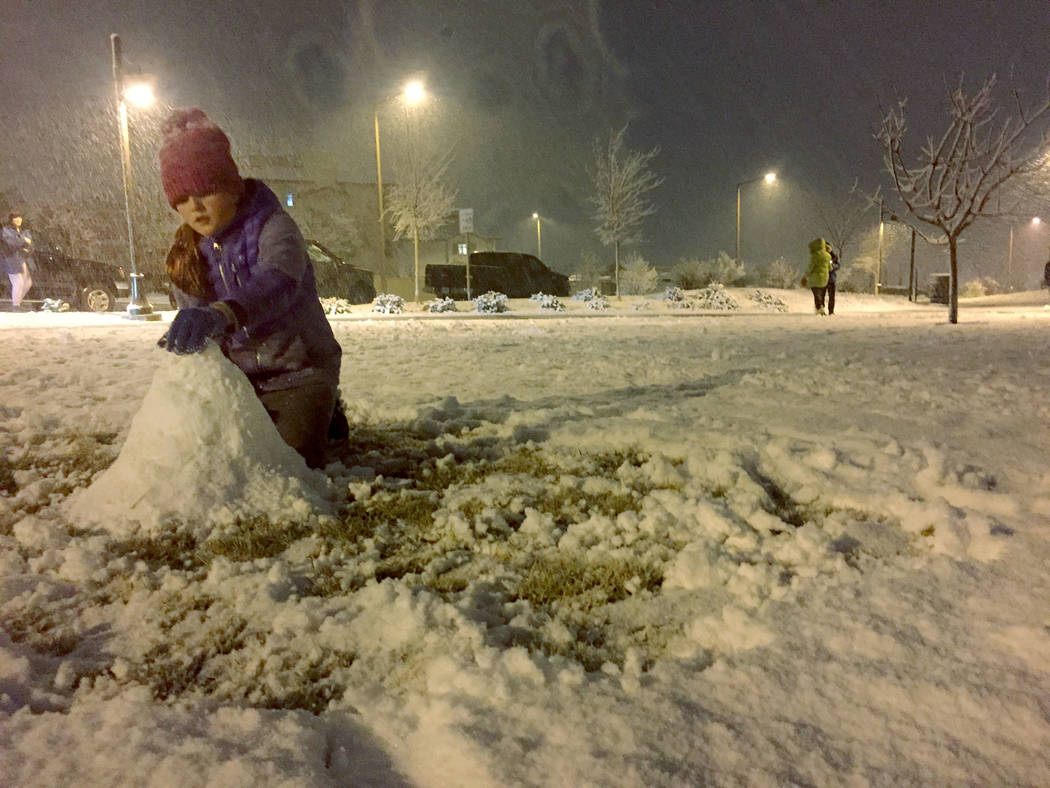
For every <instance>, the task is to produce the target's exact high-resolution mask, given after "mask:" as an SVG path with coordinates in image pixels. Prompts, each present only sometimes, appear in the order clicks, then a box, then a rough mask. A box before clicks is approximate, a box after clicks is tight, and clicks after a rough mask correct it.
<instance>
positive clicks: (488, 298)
mask: <svg viewBox="0 0 1050 788" xmlns="http://www.w3.org/2000/svg"><path fill="white" fill-rule="evenodd" d="M474 305H475V306H476V307H477V310H478V311H479V312H485V313H487V314H496V313H498V312H506V311H508V309H507V297H506V296H505V295H503V293H497V292H496V291H495V290H489V291H488V292H487V293H483V294H481V295H479V296H478V297H477V298H475V299H474Z"/></svg>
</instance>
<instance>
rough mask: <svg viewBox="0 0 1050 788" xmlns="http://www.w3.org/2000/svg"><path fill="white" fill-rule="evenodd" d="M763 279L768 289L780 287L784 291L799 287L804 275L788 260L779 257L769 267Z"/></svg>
mask: <svg viewBox="0 0 1050 788" xmlns="http://www.w3.org/2000/svg"><path fill="white" fill-rule="evenodd" d="M763 279H764V282H763V283H764V284H765V285H766V287H779V288H781V289H783V290H790V289H791V288H794V287H798V283H799V281H800V280H801V279H802V274H801V273H800V272H799V270H798V269H797V268H795V266H793V265H792V264H791V263H789V262H788V261H787V259H786V258H784V257H778V258H777V259H776V260H774V261H773V262H771V263H770V264H769V267H768V268H767V269H766V270H765V272H764V276H763Z"/></svg>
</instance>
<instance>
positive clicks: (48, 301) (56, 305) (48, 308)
mask: <svg viewBox="0 0 1050 788" xmlns="http://www.w3.org/2000/svg"><path fill="white" fill-rule="evenodd" d="M69 310H70V306H69V304H68V303H67V302H65V301H63V300H62V299H61V298H45V299H44V302H43V303H42V304H41V305H40V311H41V312H68V311H69Z"/></svg>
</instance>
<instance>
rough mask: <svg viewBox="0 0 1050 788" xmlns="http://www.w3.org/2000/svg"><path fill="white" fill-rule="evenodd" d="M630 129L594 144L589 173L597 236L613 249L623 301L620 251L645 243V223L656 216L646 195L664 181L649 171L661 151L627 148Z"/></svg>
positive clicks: (617, 283)
mask: <svg viewBox="0 0 1050 788" xmlns="http://www.w3.org/2000/svg"><path fill="white" fill-rule="evenodd" d="M626 133H627V126H626V125H625V126H623V127H622V128H621V129H620V130H619V131H614V132H610V133H609V139H608V140H607V141H605V142H603V141H602V140H601V139H600V138H599V139H596V140H595V141H594V165H593V169H592V170H591V172H590V175H591V180H592V182H593V183H594V190H595V196H594V197H592V198H591V201H592V202H593V203H594V204H595V206H596V208H597V210H596V211H595V214H594V218H595V219H597V220H598V226H597V227H596V228H595V232H596V233H597V234H598V239H599V240H600V241H601V242H602V243H603V244H604V245H605V246H609V245H610V244H611V245H613V247H614V254H615V258H614V259H615V265H614V272H615V280H616V296H617V298H619V297H620V248H621V246H622V245H624V244H630V243H638V242H639V241H640V240H641V239H642V234H641V228H642V220H643V219H644V218H645V217H646V216H651V215H652V214H654V213H656V208H655V207H653V204H652V203H651V202H650V201H649V200H648V198H647V197H646V195H647V194H648V193H649V192H650V191H652V190H653V189H655V188H656V187H657V186H659V185H660V184H661V183H663V180H664V179H663V178H660V177H657V175H656V174H655V173H654V172H653V171H652V170H651V169H649V162H651V161H652V160H653V159H654V158H655V157H656V155H657V154H658V153H659V152H660V149H659V148H658V147H657V148H653V149H652V150H650V151H647V152H645V153H642V152H640V151H632V150H628V149H626V148H624V144H623V138H624V136H625V135H626Z"/></svg>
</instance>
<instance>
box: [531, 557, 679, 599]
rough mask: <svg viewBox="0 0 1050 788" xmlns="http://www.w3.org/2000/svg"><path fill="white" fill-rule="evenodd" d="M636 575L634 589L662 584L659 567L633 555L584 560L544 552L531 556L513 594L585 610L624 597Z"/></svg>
mask: <svg viewBox="0 0 1050 788" xmlns="http://www.w3.org/2000/svg"><path fill="white" fill-rule="evenodd" d="M636 578H637V582H638V590H640V589H643V588H644V589H648V590H650V591H651V590H655V589H657V588H659V587H660V585H661V583H663V574H662V573H661V572H660V570H659V569H657V568H655V567H652V566H650V565H648V564H646V563H643V562H642V561H639V560H635V559H633V558H607V559H603V560H600V561H597V562H592V563H588V562H587V561H586V560H585V559H584V558H583V557H582V556H571V555H558V554H554V555H544V556H539V557H537V558H535V559H534V560H533V561H532V563H531V564H530V565H529V567H528V568H527V569H526V571H525V574H524V576H523V577H522V579H521V581H520V582H519V583H518V587H517V594H518V597H519V598H522V599H528V600H529V601H530V602H532V603H533V604H534V605H541V606H544V607H549V606H553V605H557V604H559V603H571V604H572V605H573V606H574V607H577V608H579V609H583V610H589V609H593V608H595V607H599V606H601V605H605V604H608V603H610V602H619V601H620V600H622V599H626V598H627V596H628V595H629V592H628V590H627V584H628V583H629V582H631V581H632V580H635V579H636Z"/></svg>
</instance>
